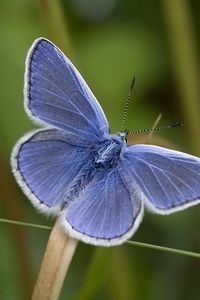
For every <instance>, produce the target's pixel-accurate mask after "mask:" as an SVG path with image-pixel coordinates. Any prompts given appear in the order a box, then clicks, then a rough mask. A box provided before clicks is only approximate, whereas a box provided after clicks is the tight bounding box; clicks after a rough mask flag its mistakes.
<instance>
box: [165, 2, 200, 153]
mask: <svg viewBox="0 0 200 300" xmlns="http://www.w3.org/2000/svg"><path fill="white" fill-rule="evenodd" d="M162 2H163V14H164V17H165V21H166V26H167V30H168V35H169V42H170V46H171V52H172V60H173V61H172V63H173V66H174V72H175V81H176V85H177V87H178V92H179V95H180V104H181V109H182V111H183V114H184V119H185V121H186V122H185V123H186V125H187V127H186V128H187V129H188V132H189V139H190V146H192V147H193V149H192V150H193V151H194V153H196V154H199V153H200V152H199V151H200V139H199V127H200V121H199V115H200V106H199V100H200V85H199V75H200V72H199V60H198V55H197V51H198V50H197V45H196V40H195V34H194V29H193V25H194V24H193V20H192V13H191V10H190V5H189V4H190V3H189V1H186V0H163V1H162Z"/></svg>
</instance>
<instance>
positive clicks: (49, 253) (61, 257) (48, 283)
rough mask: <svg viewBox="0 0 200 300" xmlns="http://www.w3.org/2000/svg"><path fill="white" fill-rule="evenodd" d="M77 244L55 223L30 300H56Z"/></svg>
mask: <svg viewBox="0 0 200 300" xmlns="http://www.w3.org/2000/svg"><path fill="white" fill-rule="evenodd" d="M77 243H78V241H77V240H75V239H73V238H70V237H69V236H68V235H67V234H66V233H65V232H64V231H63V229H62V228H61V226H60V223H59V222H58V221H56V223H55V225H54V227H53V229H52V231H51V234H50V237H49V240H48V244H47V247H46V251H45V254H44V258H43V261H42V264H41V268H40V272H39V275H38V278H37V282H36V284H35V287H34V291H33V295H32V298H31V299H32V300H56V299H58V297H59V294H60V291H61V288H62V285H63V281H64V279H65V275H66V273H67V270H68V268H69V265H70V262H71V260H72V257H73V254H74V252H75V249H76V246H77Z"/></svg>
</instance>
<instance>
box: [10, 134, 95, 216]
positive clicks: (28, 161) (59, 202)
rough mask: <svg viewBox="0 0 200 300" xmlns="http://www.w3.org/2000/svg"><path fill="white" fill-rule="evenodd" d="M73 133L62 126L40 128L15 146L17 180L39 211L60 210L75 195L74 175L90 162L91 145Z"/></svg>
mask: <svg viewBox="0 0 200 300" xmlns="http://www.w3.org/2000/svg"><path fill="white" fill-rule="evenodd" d="M72 137H73V136H72ZM72 137H71V136H68V135H67V134H66V133H65V132H63V131H62V130H57V129H45V130H44V129H43V130H37V131H35V132H32V133H29V134H28V135H26V136H25V137H23V138H22V139H21V140H19V142H18V144H17V145H16V146H15V148H14V150H13V153H12V159H11V163H12V168H13V173H14V175H15V177H16V180H17V182H18V184H19V185H20V186H21V188H22V189H23V191H24V192H25V194H26V195H27V196H28V198H29V199H30V200H31V201H32V203H33V205H34V206H36V208H38V209H39V210H40V211H43V212H47V213H57V212H59V211H60V209H61V208H62V207H63V206H64V205H65V204H67V202H68V201H70V200H71V199H70V197H71V196H73V195H71V190H73V189H72V187H71V184H72V182H73V180H74V178H75V177H76V176H77V175H78V174H81V172H83V173H84V168H87V166H88V164H89V165H90V164H91V160H92V157H91V153H90V150H89V148H88V145H86V144H84V140H76V141H74V140H73V138H72ZM78 143H79V144H80V145H79V146H77V145H78Z"/></svg>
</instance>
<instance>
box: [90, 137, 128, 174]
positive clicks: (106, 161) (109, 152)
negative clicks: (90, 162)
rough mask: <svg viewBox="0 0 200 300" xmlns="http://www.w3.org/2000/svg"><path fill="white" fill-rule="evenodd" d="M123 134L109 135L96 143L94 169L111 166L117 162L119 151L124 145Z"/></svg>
mask: <svg viewBox="0 0 200 300" xmlns="http://www.w3.org/2000/svg"><path fill="white" fill-rule="evenodd" d="M125 144H126V142H125V134H124V133H117V134H114V135H109V137H108V138H107V139H105V140H104V141H102V142H100V143H98V144H97V145H96V151H95V157H94V166H95V169H102V168H106V169H108V168H113V167H114V166H116V165H117V164H118V161H119V158H120V154H121V151H122V149H123V147H125Z"/></svg>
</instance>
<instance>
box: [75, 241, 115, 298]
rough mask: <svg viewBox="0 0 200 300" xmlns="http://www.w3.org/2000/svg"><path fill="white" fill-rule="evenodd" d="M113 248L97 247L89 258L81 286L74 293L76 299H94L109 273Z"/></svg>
mask: <svg viewBox="0 0 200 300" xmlns="http://www.w3.org/2000/svg"><path fill="white" fill-rule="evenodd" d="M112 253H113V248H99V247H98V248H97V249H96V250H95V254H94V256H93V258H92V259H91V263H90V266H89V269H88V270H87V272H86V273H85V277H84V281H83V284H82V287H81V288H80V290H79V291H78V293H77V294H76V295H75V297H74V299H76V300H89V299H94V296H95V295H96V294H97V291H98V290H99V289H100V288H101V287H102V286H103V285H104V284H105V283H106V281H107V280H108V277H109V276H110V275H111V271H112V270H111V267H110V261H111V255H112Z"/></svg>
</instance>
